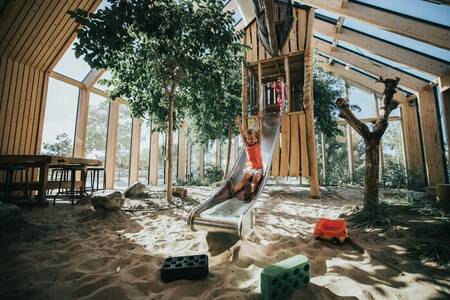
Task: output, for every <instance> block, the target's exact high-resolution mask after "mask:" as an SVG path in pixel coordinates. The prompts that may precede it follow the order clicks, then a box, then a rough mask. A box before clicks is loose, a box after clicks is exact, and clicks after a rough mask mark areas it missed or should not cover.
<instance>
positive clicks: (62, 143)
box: [42, 133, 73, 156]
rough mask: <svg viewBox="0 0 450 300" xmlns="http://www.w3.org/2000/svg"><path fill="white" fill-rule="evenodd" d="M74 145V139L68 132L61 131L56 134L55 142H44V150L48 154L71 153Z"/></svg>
mask: <svg viewBox="0 0 450 300" xmlns="http://www.w3.org/2000/svg"><path fill="white" fill-rule="evenodd" d="M72 145H73V144H72V139H70V138H69V136H68V135H67V133H61V134H57V135H56V141H55V142H54V143H44V144H43V146H42V149H43V151H42V152H43V153H44V154H48V155H62V156H64V155H71V154H72Z"/></svg>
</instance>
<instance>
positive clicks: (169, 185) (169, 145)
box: [166, 94, 174, 203]
mask: <svg viewBox="0 0 450 300" xmlns="http://www.w3.org/2000/svg"><path fill="white" fill-rule="evenodd" d="M173 102H174V95H173V94H172V95H170V96H169V122H168V123H169V124H168V127H169V128H168V130H167V140H168V143H167V156H168V166H167V194H166V195H167V201H168V202H169V203H172V173H173V172H172V167H173V155H172V148H173V104H174V103H173Z"/></svg>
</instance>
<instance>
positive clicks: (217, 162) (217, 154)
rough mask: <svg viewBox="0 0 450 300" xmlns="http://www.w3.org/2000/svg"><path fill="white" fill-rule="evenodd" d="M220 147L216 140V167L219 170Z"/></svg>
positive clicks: (218, 141)
mask: <svg viewBox="0 0 450 300" xmlns="http://www.w3.org/2000/svg"><path fill="white" fill-rule="evenodd" d="M220 152H221V147H220V140H216V167H219V168H220V161H221V153H220Z"/></svg>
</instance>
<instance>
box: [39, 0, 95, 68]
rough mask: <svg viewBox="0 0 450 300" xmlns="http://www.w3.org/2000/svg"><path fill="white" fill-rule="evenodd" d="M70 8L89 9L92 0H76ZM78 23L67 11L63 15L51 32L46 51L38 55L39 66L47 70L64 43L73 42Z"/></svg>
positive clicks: (45, 47)
mask: <svg viewBox="0 0 450 300" xmlns="http://www.w3.org/2000/svg"><path fill="white" fill-rule="evenodd" d="M74 2H75V3H73V4H72V6H71V9H70V10H74V9H77V8H81V9H84V10H89V8H90V7H91V5H92V4H91V0H82V1H81V2H79V1H74ZM77 26H78V25H77V24H76V23H75V22H73V20H72V19H71V18H70V16H69V15H68V14H67V12H66V13H65V14H64V15H63V16H62V19H61V21H60V22H59V24H58V26H57V27H56V28H55V30H54V31H53V32H52V33H51V37H50V39H49V41H48V42H47V43H46V45H45V46H44V51H41V53H40V55H38V56H37V58H36V61H37V66H38V68H40V69H42V70H47V69H48V68H49V67H50V65H51V64H52V63H53V62H54V61H55V58H56V57H57V55H58V54H59V53H61V50H62V48H63V47H64V45H67V44H68V43H69V44H70V43H72V41H73V39H74V38H75V37H76V35H75V33H74V31H75V29H76V28H77Z"/></svg>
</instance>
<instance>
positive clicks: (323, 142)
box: [320, 133, 327, 184]
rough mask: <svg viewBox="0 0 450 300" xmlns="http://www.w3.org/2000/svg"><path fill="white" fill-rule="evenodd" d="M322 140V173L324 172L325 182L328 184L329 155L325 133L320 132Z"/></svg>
mask: <svg viewBox="0 0 450 300" xmlns="http://www.w3.org/2000/svg"><path fill="white" fill-rule="evenodd" d="M320 136H321V141H322V143H321V144H322V148H321V150H322V173H323V184H327V155H326V151H325V136H324V134H323V133H321V134H320Z"/></svg>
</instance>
